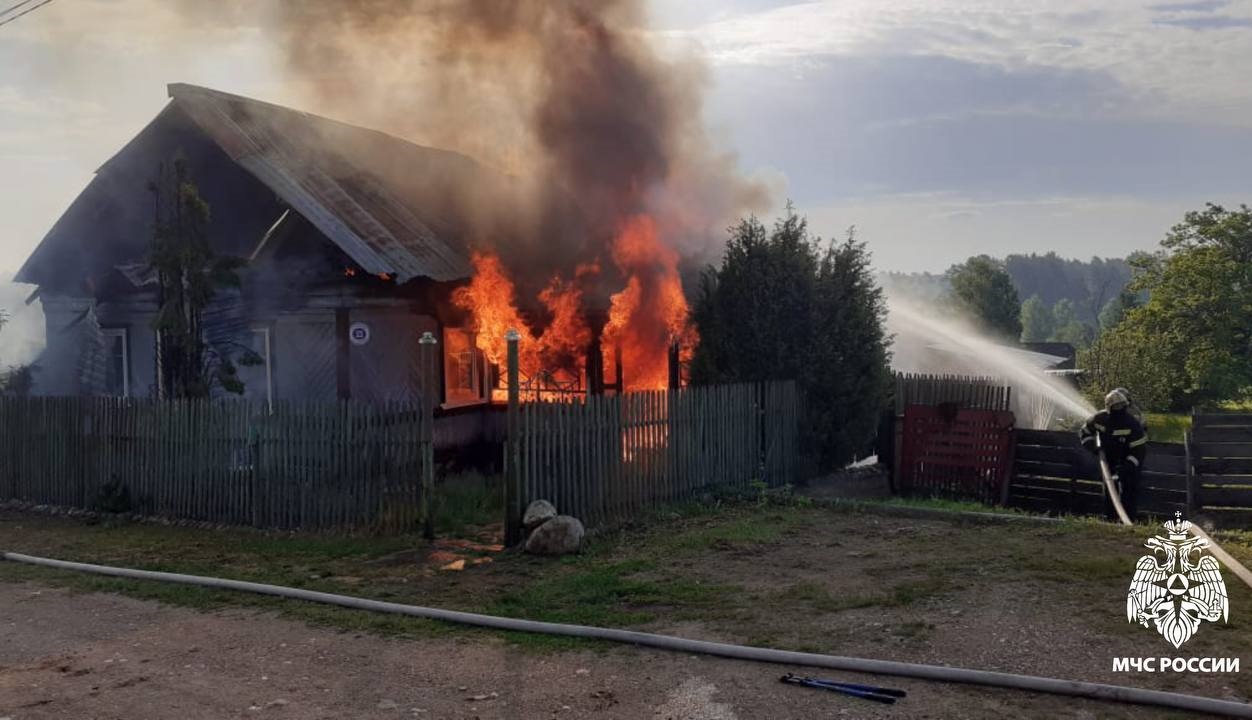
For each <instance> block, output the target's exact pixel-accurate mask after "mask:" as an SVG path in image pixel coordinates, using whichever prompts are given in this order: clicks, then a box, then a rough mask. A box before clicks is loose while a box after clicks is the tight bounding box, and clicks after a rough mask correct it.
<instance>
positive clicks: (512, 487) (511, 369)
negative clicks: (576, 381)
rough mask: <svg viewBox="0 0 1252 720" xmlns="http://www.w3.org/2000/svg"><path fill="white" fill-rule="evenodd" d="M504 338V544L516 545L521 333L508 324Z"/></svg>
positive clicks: (519, 532) (518, 528)
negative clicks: (506, 384)
mask: <svg viewBox="0 0 1252 720" xmlns="http://www.w3.org/2000/svg"><path fill="white" fill-rule="evenodd" d="M504 339H505V340H507V341H508V381H509V409H508V432H507V436H508V439H507V440H505V454H504V544H505V545H507V546H512V545H516V544H518V543H519V542H521V540H522V537H521V536H522V510H521V507H519V505H520V503H521V488H520V487H519V483H520V482H521V468H520V467H519V463H520V462H521V437H520V435H521V432H520V430H521V429H520V427H519V423H518V405H519V400H520V398H519V392H518V391H519V387H518V386H519V384H520V378H519V376H518V375H519V373H518V367H517V366H518V357H517V343H518V340H520V339H521V334H520V333H518V331H517V330H516V329H512V328H510V329H509V331H508V332H507V333H505V334H504Z"/></svg>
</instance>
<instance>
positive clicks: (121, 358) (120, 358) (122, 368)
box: [100, 328, 130, 397]
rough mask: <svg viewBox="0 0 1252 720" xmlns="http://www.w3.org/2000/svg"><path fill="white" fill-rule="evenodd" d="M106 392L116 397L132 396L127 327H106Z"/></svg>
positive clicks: (102, 331)
mask: <svg viewBox="0 0 1252 720" xmlns="http://www.w3.org/2000/svg"><path fill="white" fill-rule="evenodd" d="M100 335H101V337H102V338H103V339H104V356H105V373H104V389H105V393H106V394H108V395H112V396H115V397H130V347H129V346H130V343H129V341H128V338H127V332H126V328H104V329H102V330H101V331H100Z"/></svg>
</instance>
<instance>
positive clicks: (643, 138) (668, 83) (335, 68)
mask: <svg viewBox="0 0 1252 720" xmlns="http://www.w3.org/2000/svg"><path fill="white" fill-rule="evenodd" d="M185 5H186V8H185V11H184V13H185V17H186V19H187V20H188V21H189V22H208V21H209V19H208V18H207V17H206V16H205V13H204V9H203V8H204V6H205V4H203V3H199V2H191V0H185ZM220 5H222V3H213V6H214V7H215V8H216V7H218V6H220ZM256 5H258V4H253V3H243V2H241V1H239V2H236V3H234V4H233V5H232V6H231V7H230V8H228V9H226V10H224V11H223V13H224V14H222V15H218V16H217V21H221V18H223V17H225V18H229V21H230V22H234V23H245V22H247V23H253V24H255V25H256V26H258V27H259V28H260V29H261V31H262V33H263V34H264V35H265V36H266V37H267V38H269V39H270V40H272V41H274V42H275V43H276V44H277V46H278V47H279V48H280V60H279V62H280V63H282V68H283V71H284V76H285V79H286V81H287V82H288V83H290V85H291V88H290V89H291V90H292V91H293V94H295V95H296V96H298V97H301V98H303V99H305V100H307V103H308V106H309V107H310V108H311V109H314V110H316V111H317V112H321V113H324V114H328V115H331V116H332V117H336V118H339V119H343V120H346V121H349V122H352V123H355V124H360V125H364V126H367V127H373V128H377V129H380V130H383V131H386V132H390V133H392V134H395V135H398V136H401V137H404V138H406V139H410V140H413V141H415V142H418V143H420V144H424V145H429V146H433V147H439V148H445V149H450V150H456V151H458V152H461V153H464V154H466V155H469V156H470V157H473V158H475V159H477V160H479V161H481V162H483V163H485V164H487V165H489V166H492V167H495V168H497V169H500V170H503V171H505V172H506V173H508V174H510V175H513V176H516V177H517V178H519V179H520V181H519V183H518V184H517V186H515V187H513V188H511V192H512V193H513V194H512V195H510V196H509V197H498V196H492V195H491V194H488V195H486V196H484V195H483V193H482V192H481V189H480V192H479V193H478V195H477V198H478V199H477V200H476V202H475V207H473V208H472V209H471V210H472V212H471V213H470V214H472V215H473V216H474V226H475V227H476V229H477V235H478V237H475V238H473V239H471V242H472V243H473V244H478V245H480V246H485V247H487V248H489V249H492V250H495V251H497V252H499V253H500V254H501V256H502V257H503V258H504V259H505V262H506V264H507V265H508V266H509V269H510V271H511V272H513V273H515V274H516V275H517V280H518V283H519V290H524V291H526V292H529V293H536V292H538V289H539V288H540V287H542V286H543V285H545V284H546V283H547V282H548V280H549V279H550V277H551V276H552V275H553V274H554V273H559V274H562V275H564V276H565V277H568V278H573V276H574V269H575V268H576V267H577V266H578V265H579V264H582V263H587V262H593V261H597V260H599V261H607V262H603V266H604V267H605V268H606V273H605V275H604V276H602V278H601V279H602V282H604V283H605V284H606V285H609V286H610V287H612V285H616V287H615V288H612V290H613V291H615V290H617V289H620V288H621V283H620V280H621V278H620V277H618V278H613V277H612V272H607V271H611V269H612V262H611V261H609V258H611V255H612V248H611V243H612V239H613V237H614V235H615V234H616V233H618V232H619V231H620V230H621V228H622V227H623V225H625V224H627V223H628V222H630V219H631V218H632V217H633V216H636V215H639V214H647V215H649V216H651V217H652V218H653V221H654V222H656V224H657V227H658V229H659V233H660V235H661V238H662V240H663V242H664V243H665V244H666V245H668V246H669V247H671V248H673V249H675V250H676V251H678V252H679V254H680V255H681V256H683V257H684V258H696V259H700V260H705V259H710V258H711V256H712V255H713V253H714V252H716V250H717V249H718V248H720V241H721V239H722V238H723V237H724V231H725V228H726V227H727V225H728V224H729V223H730V222H731V221H733V219H734V218H735V217H737V216H738V215H740V214H742V213H744V212H748V211H758V212H759V211H763V210H765V209H766V208H767V206H768V204H769V198H768V192H767V191H766V189H765V187H764V186H763V185H761V184H759V183H755V182H752V181H750V180H748V179H746V178H745V177H744V176H742V175H741V174H740V173H739V171H738V169H737V166H736V160H735V158H734V156H733V155H731V154H729V153H723V152H719V151H718V150H717V149H715V148H714V146H713V144H712V143H711V141H710V139H709V137H708V135H707V134H706V131H705V128H704V125H703V118H702V116H701V110H702V98H703V95H704V90H705V86H706V83H707V75H706V73H705V70H704V68H703V67H702V66H701V65H700V63H699V62H697V61H695V60H693V59H689V58H688V59H674V58H669V57H662V55H661V53H659V52H658V50H657V49H656V47H655V46H654V45H653V43H652V41H651V39H650V38H649V35H648V32H647V30H648V27H647V24H648V17H647V13H646V10H645V3H644V2H643V0H562V1H561V2H553V1H551V0H359V1H357V2H343V1H342V0H307V1H305V2H298V3H294V2H293V3H272V4H271V3H266V4H265V5H266V6H268V7H266V8H265V9H264V10H254V11H251V14H249V11H247V10H246V9H247V8H250V7H251V8H255V7H256ZM258 13H260V14H259V15H258ZM223 89H227V90H228V89H229V88H223ZM519 194H520V196H519ZM458 201H459V202H462V203H463V202H465V201H464V199H463V198H462V199H459V200H458ZM532 297H533V294H532ZM600 299H601V300H604V299H606V298H603V297H602V298H600Z"/></svg>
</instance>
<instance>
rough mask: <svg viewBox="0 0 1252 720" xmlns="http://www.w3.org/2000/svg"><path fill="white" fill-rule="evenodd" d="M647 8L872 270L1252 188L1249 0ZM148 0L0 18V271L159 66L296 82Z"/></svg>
mask: <svg viewBox="0 0 1252 720" xmlns="http://www.w3.org/2000/svg"><path fill="white" fill-rule="evenodd" d="M259 1H262V2H263V1H276V0H259ZM5 4H6V5H7V4H9V3H5ZM205 7H206V8H207V7H212V6H211V5H208V4H206V5H205ZM652 11H653V16H654V23H653V27H654V30H653V33H654V37H655V42H657V43H658V44H659V45H661V46H663V47H665V48H666V49H667V51H673V52H681V53H691V54H695V55H697V56H700V57H701V58H702V59H703V60H704V61H705V63H706V64H707V66H708V68H709V75H708V77H709V88H708V96H707V98H706V101H705V110H704V112H705V119H706V122H707V123H708V125H709V127H710V128H711V129H712V132H713V136H714V138H715V139H716V141H717V142H718V144H719V146H721V147H723V148H725V149H727V150H733V151H735V152H737V153H738V157H739V163H740V166H741V168H742V169H743V171H744V172H745V173H748V174H751V175H756V176H760V177H762V178H764V179H767V180H769V181H770V183H771V185H772V186H774V187H777V188H779V190H780V192H779V193H778V194H779V198H778V199H779V201H780V202H781V201H782V200H785V199H787V198H789V199H790V200H792V201H793V202H794V203H795V206H796V208H797V209H798V210H799V211H800V212H801V213H803V214H805V215H807V216H808V218H809V220H810V225H811V226H812V227H813V228H814V229H815V230H817V231H818V232H819V233H821V234H822V235H823V236H825V237H830V236H838V235H841V234H842V233H843V232H844V231H845V230H846V228H848V227H849V226H856V228H857V233H858V236H859V237H860V238H861V239H863V240H865V241H866V242H867V243H868V244H869V247H870V250H871V251H872V252H873V255H874V261H875V264H876V266H877V267H878V268H879V269H883V270H895V271H906V272H915V271H929V272H942V271H943V270H944V269H946V268H947V267H948V266H950V265H951V264H953V263H956V262H960V261H961V260H963V259H965V258H966V257H968V256H970V255H974V254H980V253H986V254H990V255H994V256H1003V255H1006V254H1010V253H1030V252H1040V253H1043V252H1048V251H1055V252H1057V253H1059V254H1061V255H1062V256H1066V257H1078V258H1084V259H1085V258H1089V257H1091V256H1095V255H1098V256H1101V257H1120V256H1124V255H1126V254H1127V253H1130V252H1133V251H1136V250H1150V249H1153V248H1155V247H1156V246H1157V243H1158V242H1159V240H1160V239H1161V237H1162V236H1163V235H1164V234H1165V232H1166V231H1167V230H1168V229H1169V227H1170V226H1171V225H1173V224H1174V223H1176V222H1178V221H1179V220H1180V219H1181V218H1182V215H1183V213H1184V212H1185V211H1187V210H1189V209H1195V208H1199V207H1202V206H1203V203H1204V202H1206V201H1213V202H1218V203H1223V204H1227V205H1237V204H1238V203H1240V202H1245V201H1248V200H1249V199H1250V198H1252V192H1250V190H1252V187H1250V185H1252V171H1249V170H1248V164H1247V159H1248V158H1249V157H1250V156H1252V83H1248V82H1247V81H1246V68H1247V67H1249V66H1252V0H1229V1H1223V0H1193V1H1190V2H1188V1H1187V0H1181V1H1178V2H1169V1H1165V2H1146V3H1143V2H1123V1H1121V0H1051V1H1048V2H1045V1H1044V0H1029V1H1019V0H995V1H992V0H828V1H822V2H785V1H780V0H723V1H722V2H712V1H711V0H682V1H681V2H679V1H678V0H653V1H652ZM162 14H165V15H168V17H167V18H166V17H163V15H162ZM154 17H155V18H156V19H158V20H163V21H164V22H168V23H174V24H180V23H181V24H188V23H191V22H194V19H193V18H188V17H180V16H177V15H174V14H173V13H172V12H171V11H169V10H167V9H165V5H163V4H162V3H161V1H160V0H56V1H55V2H52V3H51V4H49V5H47V6H46V7H43V8H41V9H39V10H37V11H36V12H33V13H31V14H30V15H29V16H27V17H24V18H21V19H20V20H18V21H16V22H13V23H10V24H8V25H4V26H0V187H2V188H3V189H4V191H3V192H0V218H2V220H0V276H3V275H4V274H6V273H11V272H13V271H15V270H16V269H17V268H18V267H20V265H21V263H22V262H23V261H24V259H25V258H26V256H27V255H29V253H30V252H31V250H32V249H33V248H34V246H35V245H36V244H37V243H38V242H39V240H40V239H41V238H42V237H43V235H44V234H45V233H46V232H47V230H48V229H49V228H50V227H51V225H52V223H53V222H55V220H56V219H57V217H58V216H59V215H60V213H61V212H62V211H63V210H64V209H65V208H66V206H67V205H68V204H69V202H70V201H71V200H72V199H73V198H74V197H75V195H77V193H78V192H79V191H80V190H81V189H82V188H83V187H84V185H85V184H86V182H87V181H88V180H89V179H90V177H91V173H92V172H93V171H94V170H95V168H96V167H98V166H99V165H100V164H101V163H102V162H103V161H105V160H106V159H107V158H108V157H109V156H110V155H111V154H112V153H114V152H115V151H116V150H118V149H119V148H120V147H121V146H122V144H123V143H124V142H126V141H127V140H128V139H129V138H130V137H132V136H134V135H135V134H136V133H137V132H138V131H139V130H140V129H141V128H142V127H143V126H144V124H145V123H147V122H148V121H149V120H150V119H151V118H152V117H154V116H155V115H156V113H157V112H158V111H159V110H160V108H161V107H162V106H163V105H164V103H165V102H166V101H167V96H166V91H165V85H166V84H167V83H170V82H188V83H193V84H200V85H207V86H210V87H214V88H217V89H221V90H226V91H230V92H235V93H239V94H243V95H249V96H253V97H257V98H260V99H265V100H270V101H275V102H287V101H290V100H291V98H290V97H288V95H287V92H286V89H285V87H284V84H283V82H282V79H281V76H280V74H279V72H278V71H277V70H276V68H277V67H278V65H279V60H278V59H277V57H276V55H275V50H274V48H272V47H269V46H268V44H267V41H266V40H265V38H263V37H262V35H261V34H260V32H256V31H252V30H250V29H249V28H247V27H246V26H236V27H230V28H227V27H226V26H221V27H214V26H205V27H203V28H201V27H195V28H190V29H191V30H194V32H191V33H189V34H183V33H168V34H167V33H154V32H151V31H150V30H148V29H147V28H151V27H152V25H153V19H154Z"/></svg>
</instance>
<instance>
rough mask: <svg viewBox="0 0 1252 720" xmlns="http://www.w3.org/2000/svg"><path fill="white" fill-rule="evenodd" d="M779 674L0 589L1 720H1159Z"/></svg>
mask: <svg viewBox="0 0 1252 720" xmlns="http://www.w3.org/2000/svg"><path fill="white" fill-rule="evenodd" d="M787 669H788V668H781V667H773V666H762V665H757V664H750V663H740V662H732V661H726V660H720V659H715V658H704V657H691V656H685V655H679V654H667V653H659V652H652V651H645V650H637V649H631V648H607V649H605V650H604V651H594V652H593V651H583V652H566V653H545V654H538V653H535V652H527V651H522V650H518V649H516V648H512V647H510V646H508V645H507V644H505V643H504V642H503V641H498V640H490V639H482V638H466V639H461V640H456V639H444V640H421V641H405V640H390V639H383V638H378V637H373V636H359V635H352V634H345V633H341V632H336V631H332V630H324V629H319V628H311V627H309V626H307V625H304V624H302V623H297V622H291V621H287V620H282V619H278V618H275V617H273V616H270V615H267V614H258V613H255V612H251V611H239V610H234V611H227V612H219V613H199V612H195V611H190V610H184V609H177V608H170V607H166V606H162V605H158V604H154V603H149V602H145V601H139V600H133V599H129V598H125V597H120V596H115V595H108V594H71V593H68V592H66V591H64V590H56V589H50V588H46V587H42V586H36V585H29V584H21V585H19V584H0V718H10V720H43V719H50V718H74V719H76V720H77V719H86V718H90V719H93V720H122V719H125V720H156V719H158V718H160V719H162V720H164V719H167V718H176V719H177V720H210V719H213V720H217V719H219V718H310V719H313V718H319V719H320V718H422V719H426V718H432V719H433V718H449V719H452V718H466V719H469V718H481V719H483V720H487V719H488V718H502V719H503V718H509V719H512V718H553V717H569V718H604V719H606V720H608V719H611V718H622V719H623V720H626V719H630V720H635V719H638V718H664V719H672V720H680V719H681V720H747V719H755V718H779V719H785V718H824V717H849V718H877V717H891V718H960V717H969V718H980V717H987V718H992V717H996V718H998V717H1070V718H1095V717H1101V718H1103V717H1166V715H1158V714H1156V713H1154V712H1144V710H1143V709H1140V708H1131V707H1119V706H1114V705H1109V704H1103V703H1094V702H1083V701H1071V700H1066V699H1061V698H1052V697H1047V696H1036V695H1030V694H1025V693H1012V692H1008V691H995V690H983V689H973V688H962V687H957V686H950V685H941V684H933V683H924V682H916V681H910V680H904V679H898V678H882V677H869V676H864V677H861V678H860V680H861V681H865V682H872V683H877V684H881V685H889V686H892V687H900V688H904V689H906V690H908V691H909V693H910V697H909V698H907V699H906V700H904V701H903V702H902V703H901V704H899V705H896V706H893V707H888V706H879V705H875V704H873V703H869V702H866V701H862V700H857V699H852V698H845V697H841V696H837V695H834V694H830V693H825V692H821V691H816V690H808V689H805V688H794V687H790V686H784V685H781V684H780V683H778V681H777V679H778V676H779V675H781V674H782V673H783V672H785V671H786V670H787ZM809 672H812V671H809ZM841 677H844V678H848V679H850V680H852V681H854V682H855V681H857V676H854V675H848V674H843V675H841Z"/></svg>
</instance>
